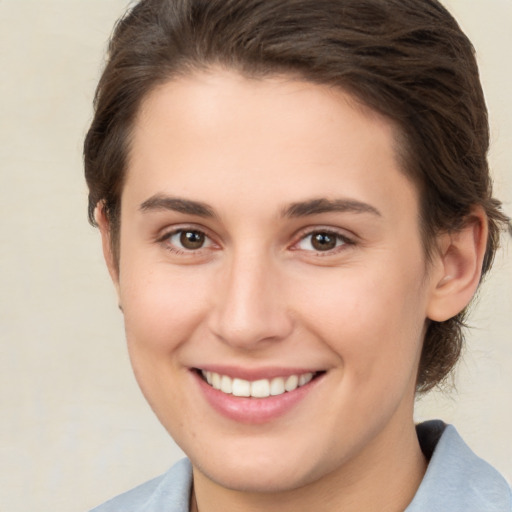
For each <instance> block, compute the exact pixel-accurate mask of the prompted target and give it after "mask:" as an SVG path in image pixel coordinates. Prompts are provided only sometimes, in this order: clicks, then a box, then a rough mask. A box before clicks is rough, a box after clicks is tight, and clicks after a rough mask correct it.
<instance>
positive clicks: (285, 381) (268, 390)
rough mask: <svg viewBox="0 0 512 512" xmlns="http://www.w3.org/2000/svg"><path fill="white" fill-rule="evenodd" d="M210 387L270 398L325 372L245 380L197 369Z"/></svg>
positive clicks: (239, 395) (237, 393) (290, 390)
mask: <svg viewBox="0 0 512 512" xmlns="http://www.w3.org/2000/svg"><path fill="white" fill-rule="evenodd" d="M197 373H198V375H199V376H200V377H201V379H202V380H203V381H204V382H206V383H207V384H208V385H209V386H210V387H212V388H213V389H215V390H217V391H221V392H222V393H224V394H226V395H232V396H235V397H245V398H268V397H271V396H279V395H284V394H286V393H290V392H292V391H295V390H296V389H298V388H301V387H303V386H305V385H307V384H309V383H310V382H311V381H312V380H314V379H315V378H317V377H318V376H319V375H320V374H322V373H324V372H305V373H297V374H292V375H287V376H277V377H273V378H271V379H258V380H252V381H250V380H245V379H240V378H236V377H230V376H229V375H223V374H220V373H217V372H213V371H209V370H200V369H198V370H197Z"/></svg>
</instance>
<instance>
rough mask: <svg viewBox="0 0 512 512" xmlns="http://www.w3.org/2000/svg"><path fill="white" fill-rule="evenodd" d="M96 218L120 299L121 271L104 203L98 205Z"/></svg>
mask: <svg viewBox="0 0 512 512" xmlns="http://www.w3.org/2000/svg"><path fill="white" fill-rule="evenodd" d="M94 218H95V220H96V224H97V225H98V228H99V230H100V233H101V244H102V248H103V257H104V258H105V263H106V264H107V268H108V272H109V274H110V277H111V279H112V282H113V283H114V286H115V288H116V292H117V296H118V297H119V269H118V265H117V261H116V258H115V255H114V253H113V251H112V231H111V227H110V222H109V220H108V218H107V215H106V213H105V207H104V204H103V202H100V203H98V204H97V205H96V209H95V210H94Z"/></svg>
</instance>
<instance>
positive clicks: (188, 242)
mask: <svg viewBox="0 0 512 512" xmlns="http://www.w3.org/2000/svg"><path fill="white" fill-rule="evenodd" d="M162 241H163V242H165V243H166V244H167V245H168V246H169V248H170V249H171V250H174V251H177V252H185V251H197V250H199V249H205V248H207V247H211V246H212V245H213V242H212V241H211V239H210V238H209V237H208V236H206V234H205V233H203V232H202V231H199V230H197V229H178V230H176V231H173V232H172V233H169V234H166V235H165V236H164V237H163V238H162Z"/></svg>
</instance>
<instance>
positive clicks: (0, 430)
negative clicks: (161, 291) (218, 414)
mask: <svg viewBox="0 0 512 512" xmlns="http://www.w3.org/2000/svg"><path fill="white" fill-rule="evenodd" d="M127 3H128V2H127V1H126V0H0V70H1V71H0V73H1V78H0V140H1V144H0V166H1V167H0V172H1V185H0V336H1V345H0V347H1V348H0V350H1V353H0V364H1V368H0V407H1V415H2V416H1V421H0V482H1V485H0V510H1V511H2V512H4V511H5V512H11V511H24V512H26V511H33V510H37V511H46V510H47V511H52V512H64V511H73V510H77V511H80V510H82V511H84V510H87V509H88V508H90V507H92V506H93V505H95V504H98V503H99V502H101V501H103V500H105V499H107V498H108V497H110V496H112V495H114V494H117V493H119V492H121V491H123V490H126V489H128V488H129V487H131V486H134V485H136V484H137V483H140V482H142V481H144V480H147V479H149V478H151V477H152V476H155V475H157V474H159V473H160V472H162V471H164V470H165V469H166V468H167V467H168V466H170V465H171V464H172V462H173V461H174V460H176V459H177V458H178V457H180V456H181V454H180V452H179V450H178V449H177V448H176V447H175V446H174V445H173V443H172V441H171V440H170V439H169V437H168V436H167V434H166V433H165V431H164V429H163V428H162V427H161V426H160V425H159V424H158V422H157V420H156V419H155V418H154V417H153V415H152V413H151V411H150V410H149V407H148V406H147V405H146V403H145V402H144V400H143V398H142V397H141V394H140V392H139V391H138V388H137V386H136V384H135V382H134V379H133V377H132V374H131V369H130V367H129V361H128V358H127V355H126V352H125V347H124V339H123V328H122V319H121V316H120V313H119V312H118V310H117V305H116V300H115V296H114V293H113V290H112V289H111V285H110V282H109V279H108V275H107V272H106V270H105V268H104V265H103V262H102V257H101V251H100V241H99V236H98V234H97V233H96V231H95V230H94V229H93V228H91V227H90V226H88V224H87V220H86V196H87V193H86V188H85V185H84V182H83V178H82V164H81V144H82V139H83V136H84V134H85V131H86V128H87V124H88V122H89V121H90V118H91V101H92V95H93V91H94V87H95V83H96V81H97V78H98V76H99V72H100V69H101V65H102V59H103V54H104V50H105V45H106V41H107V38H108V35H109V33H110V30H111V27H112V25H113V23H114V21H115V20H116V19H117V17H118V16H119V15H120V14H121V12H122V11H123V10H124V7H125V6H126V5H127ZM446 3H447V5H449V6H450V7H451V8H452V10H453V12H454V13H455V14H456V16H457V17H458V19H459V20H460V22H461V24H462V26H463V27H464V28H465V29H466V31H467V32H468V33H469V34H470V36H471V38H472V39H473V41H474V43H475V46H476V48H477V50H478V54H479V61H480V64H481V71H482V76H483V82H484V87H485V89H486V93H487V99H488V104H489V108H490V113H491V121H492V134H493V135H492V138H493V143H492V153H491V163H492V167H493V172H494V176H495V181H496V193H497V195H498V196H499V197H500V198H501V199H502V200H503V201H504V202H505V210H506V211H507V213H508V214H509V215H511V214H512V93H511V90H512V62H511V59H512V1H511V0H450V1H449V2H448V1H447V2H446ZM511 250H512V243H508V248H506V249H505V250H504V251H503V252H502V253H501V255H500V257H499V258H498V260H497V262H496V268H495V272H494V274H493V277H492V278H491V279H489V280H488V282H487V283H486V286H485V287H484V290H483V292H482V299H481V301H480V304H479V306H478V308H477V309H476V311H475V314H474V316H473V317H472V324H473V325H474V326H475V328H474V329H473V331H472V332H471V334H470V337H469V343H468V352H467V354H466V357H465V359H464V361H463V363H462V364H461V365H460V367H459V371H458V373H457V383H458V390H457V391H456V392H452V393H451V394H450V395H442V394H441V395H439V394H438V395H432V396H430V397H429V398H427V399H423V400H422V401H421V402H420V403H419V404H418V410H417V418H418V419H424V418H432V417H441V418H443V419H445V420H446V421H449V422H453V423H455V424H456V426H457V427H458V429H459V430H460V431H461V432H462V434H463V436H464V437H465V439H466V441H467V442H468V443H469V444H470V445H471V446H472V447H473V448H474V449H475V450H476V451H477V452H478V453H479V454H480V455H482V456H483V457H484V458H486V459H488V460H489V461H490V462H492V463H493V464H494V465H495V466H496V467H498V468H499V469H500V470H501V471H502V472H503V473H504V474H505V475H506V476H507V478H508V479H509V480H510V479H512V448H511V445H510V432H511V431H512V428H511V424H512V343H511V333H512V263H511Z"/></svg>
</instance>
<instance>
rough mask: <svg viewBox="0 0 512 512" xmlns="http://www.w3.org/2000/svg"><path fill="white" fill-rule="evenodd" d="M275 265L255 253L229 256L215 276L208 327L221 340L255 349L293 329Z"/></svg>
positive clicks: (283, 337) (242, 347)
mask: <svg viewBox="0 0 512 512" xmlns="http://www.w3.org/2000/svg"><path fill="white" fill-rule="evenodd" d="M277 267H278V265H276V264H272V262H271V261H269V258H267V259H265V258H262V257H258V256H256V255H254V254H253V255H245V256H244V255H243V254H240V255H238V256H237V257H233V259H232V261H231V262H230V264H229V265H226V267H225V268H224V269H223V271H222V272H221V275H220V276H219V281H220V282H219V288H218V291H217V294H216V298H215V307H214V308H213V310H212V312H211V315H210V329H211V331H212V332H213V333H214V335H215V336H217V337H218V338H219V339H221V340H222V341H223V342H224V343H226V344H229V345H231V346H233V347H237V348H241V349H244V350H256V349H259V348H262V347H264V346H266V344H268V343H274V342H276V341H280V340H283V339H285V338H286V337H288V336H289V335H290V333H291V332H292V330H293V319H292V315H291V314H290V311H289V308H288V306H289V305H288V304H287V301H286V297H285V292H284V289H283V286H282V284H283V283H282V278H281V276H280V274H281V273H280V272H279V270H278V268H277Z"/></svg>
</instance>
